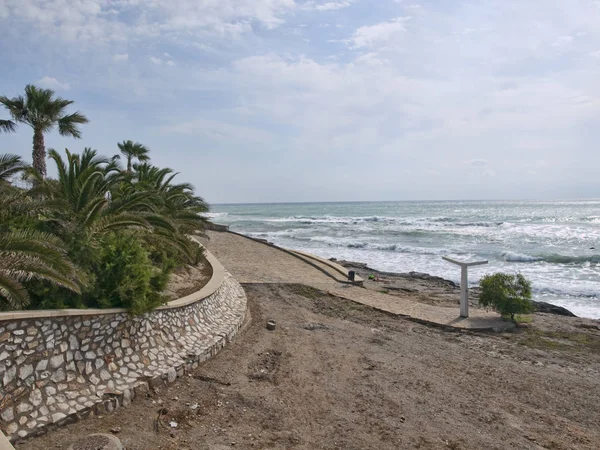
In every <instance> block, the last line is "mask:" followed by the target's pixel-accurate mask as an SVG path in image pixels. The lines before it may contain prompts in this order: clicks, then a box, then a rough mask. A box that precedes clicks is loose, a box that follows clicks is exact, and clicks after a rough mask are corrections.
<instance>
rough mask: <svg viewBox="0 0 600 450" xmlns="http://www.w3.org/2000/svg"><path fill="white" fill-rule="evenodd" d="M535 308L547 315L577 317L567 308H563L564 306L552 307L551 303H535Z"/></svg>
mask: <svg viewBox="0 0 600 450" xmlns="http://www.w3.org/2000/svg"><path fill="white" fill-rule="evenodd" d="M533 305H534V306H535V311H536V312H541V313H546V314H556V315H558V316H569V317H577V316H576V315H575V314H573V313H572V312H571V311H569V310H568V309H567V308H563V307H562V306H556V305H552V304H551V303H546V302H533Z"/></svg>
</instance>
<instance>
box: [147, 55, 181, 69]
mask: <svg viewBox="0 0 600 450" xmlns="http://www.w3.org/2000/svg"><path fill="white" fill-rule="evenodd" d="M163 55H164V58H159V57H158V56H150V57H148V59H149V60H150V61H151V62H152V63H153V64H156V65H157V66H162V65H163V64H164V65H167V66H169V67H173V66H175V62H174V61H173V60H172V59H171V55H169V54H168V53H164V54H163Z"/></svg>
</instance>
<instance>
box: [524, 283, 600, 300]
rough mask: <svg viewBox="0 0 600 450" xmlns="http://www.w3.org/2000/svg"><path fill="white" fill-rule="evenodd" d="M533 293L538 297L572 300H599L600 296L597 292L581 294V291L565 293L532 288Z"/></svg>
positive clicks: (549, 289)
mask: <svg viewBox="0 0 600 450" xmlns="http://www.w3.org/2000/svg"><path fill="white" fill-rule="evenodd" d="M532 291H533V293H535V294H540V295H550V296H553V297H573V298H600V294H599V293H597V292H582V291H576V290H571V291H566V290H563V289H555V288H548V287H544V288H536V287H535V286H534V288H533V289H532Z"/></svg>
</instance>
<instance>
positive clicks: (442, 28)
mask: <svg viewBox="0 0 600 450" xmlns="http://www.w3.org/2000/svg"><path fill="white" fill-rule="evenodd" d="M0 67H2V70H1V71H0V93H2V94H4V95H8V96H13V95H17V94H19V93H21V92H22V90H23V87H24V86H25V84H27V83H35V84H38V85H40V86H44V87H49V88H52V89H54V90H56V92H57V93H58V94H59V95H61V96H65V97H67V98H70V99H73V100H75V101H76V108H77V109H80V110H81V111H83V112H84V113H85V114H86V115H87V116H88V117H89V118H90V120H91V122H90V123H89V124H88V125H86V126H84V127H83V129H82V131H83V139H82V140H80V141H78V140H73V139H64V138H61V137H60V136H59V135H58V134H57V133H52V134H50V135H48V136H47V139H46V142H47V145H48V146H49V147H54V148H57V149H63V148H65V147H67V148H69V149H70V150H73V151H80V150H81V149H83V147H84V146H90V147H93V148H96V149H98V150H99V151H100V152H101V153H103V154H107V155H112V154H114V153H116V143H117V142H118V141H122V140H124V139H132V140H136V141H139V142H142V143H144V144H146V145H147V146H148V147H150V149H151V150H152V157H153V161H154V162H155V163H156V164H157V165H167V166H170V167H172V168H174V169H175V170H177V171H179V172H181V175H180V177H181V179H182V180H186V181H190V182H192V183H193V184H194V185H195V186H196V188H197V190H198V192H199V193H200V194H201V195H203V196H204V197H205V198H206V199H207V200H208V201H209V202H213V203H220V202H274V201H333V200H404V199H407V200H409V199H416V200H418V199H513V198H515V199H522V198H531V199H538V198H539V199H554V198H556V199H558V198H561V199H562V198H584V197H588V198H589V197H600V176H599V170H598V168H599V167H600V151H599V149H598V143H599V142H600V2H599V1H596V0H570V1H564V2H548V1H544V0H528V1H517V0H478V1H475V0H471V1H465V0H452V1H440V0H438V1H409V0H406V1H404V0H403V1H399V0H377V1H367V0H329V1H316V0H314V1H313V0H204V1H199V0H171V1H168V2H167V1H161V0H46V1H35V0H0ZM1 117H4V116H1ZM30 146H31V132H30V130H29V129H27V128H26V127H24V126H22V127H21V128H20V129H19V131H18V133H16V134H13V135H2V136H0V152H2V153H4V152H13V153H18V154H20V155H23V156H24V157H26V158H27V159H30V153H31V150H30V148H31V147H30Z"/></svg>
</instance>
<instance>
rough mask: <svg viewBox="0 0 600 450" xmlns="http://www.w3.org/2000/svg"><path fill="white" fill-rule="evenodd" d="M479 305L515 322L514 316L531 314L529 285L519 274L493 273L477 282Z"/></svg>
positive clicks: (531, 304) (531, 305)
mask: <svg viewBox="0 0 600 450" xmlns="http://www.w3.org/2000/svg"><path fill="white" fill-rule="evenodd" d="M479 287H480V288H481V294H480V296H479V304H480V305H482V306H491V307H492V308H494V309H495V310H496V311H498V312H499V313H500V314H501V315H502V316H503V317H510V318H511V320H515V314H530V313H532V312H533V310H534V308H533V303H532V302H531V283H530V282H529V281H528V280H527V279H526V278H525V277H524V276H523V275H521V274H517V275H510V274H508V273H495V274H493V275H486V276H484V277H483V278H482V279H481V281H479Z"/></svg>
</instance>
